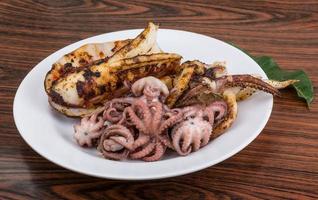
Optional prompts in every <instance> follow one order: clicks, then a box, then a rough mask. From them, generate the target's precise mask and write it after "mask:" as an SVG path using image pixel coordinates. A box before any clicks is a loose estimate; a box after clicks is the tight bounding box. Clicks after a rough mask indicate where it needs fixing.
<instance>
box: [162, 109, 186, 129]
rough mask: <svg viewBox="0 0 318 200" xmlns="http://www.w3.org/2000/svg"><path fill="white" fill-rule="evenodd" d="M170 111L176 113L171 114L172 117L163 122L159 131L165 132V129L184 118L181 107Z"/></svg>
mask: <svg viewBox="0 0 318 200" xmlns="http://www.w3.org/2000/svg"><path fill="white" fill-rule="evenodd" d="M170 113H174V114H171V115H170V117H169V118H168V119H167V120H165V121H164V122H163V123H162V124H161V126H160V127H159V131H158V132H159V133H162V132H164V130H166V129H167V128H169V127H171V126H173V125H174V124H176V123H178V122H180V121H181V120H182V119H183V112H182V111H181V110H180V109H173V110H171V112H170Z"/></svg>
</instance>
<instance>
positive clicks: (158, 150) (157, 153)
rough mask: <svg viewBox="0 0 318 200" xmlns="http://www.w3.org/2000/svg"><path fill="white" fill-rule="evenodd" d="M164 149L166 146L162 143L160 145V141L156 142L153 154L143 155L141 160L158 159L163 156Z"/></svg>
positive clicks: (150, 160)
mask: <svg viewBox="0 0 318 200" xmlns="http://www.w3.org/2000/svg"><path fill="white" fill-rule="evenodd" d="M165 151H166V147H165V146H164V145H162V144H161V143H160V142H159V143H156V146H155V149H154V154H153V155H151V156H146V157H143V158H142V160H144V161H147V162H152V161H156V160H159V159H160V158H161V157H162V156H163V154H164V153H165Z"/></svg>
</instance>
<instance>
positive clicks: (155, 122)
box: [149, 102, 163, 134]
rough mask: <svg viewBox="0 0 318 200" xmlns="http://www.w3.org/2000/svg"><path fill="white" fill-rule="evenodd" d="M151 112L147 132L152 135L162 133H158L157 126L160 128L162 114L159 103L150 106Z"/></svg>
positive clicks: (161, 107)
mask: <svg viewBox="0 0 318 200" xmlns="http://www.w3.org/2000/svg"><path fill="white" fill-rule="evenodd" d="M150 109H151V112H152V113H153V114H152V115H153V117H152V121H151V122H150V124H151V125H150V127H149V130H150V131H151V132H152V134H155V133H156V132H157V133H158V134H160V133H162V131H160V130H159V131H158V128H159V127H158V126H160V123H161V118H162V113H163V106H162V104H161V103H159V102H155V103H152V104H151V105H150Z"/></svg>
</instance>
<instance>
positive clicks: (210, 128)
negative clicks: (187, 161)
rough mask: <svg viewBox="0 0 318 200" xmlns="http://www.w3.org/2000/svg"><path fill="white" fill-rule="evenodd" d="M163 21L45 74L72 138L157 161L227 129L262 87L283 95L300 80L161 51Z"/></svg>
mask: <svg viewBox="0 0 318 200" xmlns="http://www.w3.org/2000/svg"><path fill="white" fill-rule="evenodd" d="M157 30H158V26H156V25H154V24H153V23H149V24H148V26H147V27H146V29H144V31H143V32H142V33H140V34H139V35H138V36H137V37H136V38H134V39H127V40H122V41H114V42H106V43H98V44H87V45H84V46H82V47H80V48H78V49H76V50H75V51H73V52H71V53H69V54H67V55H65V56H63V57H62V58H61V59H59V60H58V61H57V62H56V63H54V64H53V66H52V69H51V70H50V71H49V72H48V73H47V75H46V77H45V90H46V92H47V94H48V97H49V103H50V105H51V106H52V107H53V108H54V109H56V110H57V111H58V112H61V113H63V114H64V115H66V116H70V117H82V119H81V122H80V124H77V125H75V126H74V129H75V135H74V137H75V139H76V141H77V142H78V143H79V144H80V145H82V146H87V147H93V146H95V147H97V149H98V150H99V151H100V152H101V153H102V155H103V156H104V157H105V158H108V159H114V160H121V159H126V158H130V159H141V160H144V161H156V160H159V159H161V158H162V156H163V155H164V153H165V151H166V149H167V148H170V149H172V150H174V151H176V152H177V153H178V154H179V155H183V156H184V155H188V154H189V153H191V152H193V151H197V150H198V149H199V148H201V147H203V146H205V145H206V144H208V142H209V141H211V140H212V139H213V138H216V137H217V136H219V135H220V134H222V133H223V132H224V131H225V130H226V129H228V128H229V127H230V126H231V125H232V124H233V122H234V121H235V119H236V116H237V101H242V100H245V99H247V98H248V97H250V96H252V95H253V93H254V92H256V91H257V90H261V91H264V92H267V93H270V94H273V95H280V93H279V91H278V90H279V89H282V88H285V87H287V86H288V85H290V84H293V83H294V82H296V81H297V80H288V81H283V82H280V81H275V80H262V79H261V78H260V77H258V76H255V75H248V74H244V75H229V74H227V70H226V66H225V63H222V62H215V63H213V64H205V63H203V62H200V61H198V60H194V61H186V62H184V63H181V59H182V57H181V56H180V55H178V54H175V53H166V52H163V51H162V50H161V49H160V48H159V47H158V45H157V42H156V35H157Z"/></svg>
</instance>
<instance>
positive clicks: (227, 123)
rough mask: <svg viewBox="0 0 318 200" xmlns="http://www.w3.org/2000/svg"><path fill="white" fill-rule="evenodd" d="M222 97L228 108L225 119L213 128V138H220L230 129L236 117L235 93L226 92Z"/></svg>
mask: <svg viewBox="0 0 318 200" xmlns="http://www.w3.org/2000/svg"><path fill="white" fill-rule="evenodd" d="M223 97H224V100H225V102H226V104H227V108H228V110H227V115H226V117H225V119H224V120H223V121H222V122H221V123H220V124H218V125H217V126H216V127H215V128H214V130H213V135H212V137H213V138H216V137H218V136H220V135H221V134H222V133H224V132H225V130H227V129H228V128H229V127H231V126H232V124H233V123H234V121H235V119H236V117H237V102H236V95H235V93H234V92H233V91H231V90H226V91H225V92H224V93H223Z"/></svg>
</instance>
